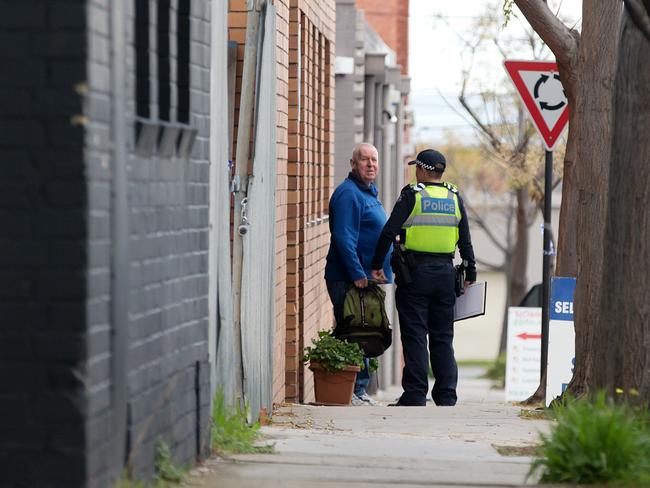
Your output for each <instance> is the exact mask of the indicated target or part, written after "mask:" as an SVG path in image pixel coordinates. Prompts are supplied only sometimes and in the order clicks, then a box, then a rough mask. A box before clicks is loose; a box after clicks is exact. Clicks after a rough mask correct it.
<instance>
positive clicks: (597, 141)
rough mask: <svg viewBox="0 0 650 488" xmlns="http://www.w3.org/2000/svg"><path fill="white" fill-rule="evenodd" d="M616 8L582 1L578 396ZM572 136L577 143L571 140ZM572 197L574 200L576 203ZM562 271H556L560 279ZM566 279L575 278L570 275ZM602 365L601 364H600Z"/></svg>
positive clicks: (606, 150) (592, 296) (592, 289)
mask: <svg viewBox="0 0 650 488" xmlns="http://www.w3.org/2000/svg"><path fill="white" fill-rule="evenodd" d="M620 11H621V4H620V3H618V2H602V1H595V0H591V1H585V2H584V4H583V16H582V35H581V39H580V58H579V66H578V72H579V78H578V86H577V90H576V95H577V96H576V103H575V104H574V106H573V107H571V110H573V111H575V116H574V123H575V124H576V127H577V131H576V133H575V134H571V137H572V138H574V137H575V138H576V139H577V147H576V149H577V161H578V162H579V164H577V165H575V175H574V176H575V182H574V190H573V198H572V199H571V201H570V202H569V205H571V206H572V207H573V208H574V209H575V212H576V216H577V220H576V227H577V236H578V237H579V238H578V239H577V248H576V250H577V256H578V262H577V281H576V291H575V296H574V303H575V305H574V324H575V330H576V343H575V352H576V363H575V372H574V376H573V379H572V381H571V383H570V385H569V391H570V392H571V393H572V394H574V395H576V396H580V395H582V394H583V393H585V392H586V391H588V389H589V385H590V384H591V376H592V373H593V365H594V363H593V361H592V359H593V358H592V354H591V352H592V349H593V342H594V336H595V333H596V331H595V324H596V320H597V314H598V303H600V296H601V285H602V279H601V277H602V270H603V242H604V236H605V218H604V217H605V215H606V199H607V190H608V181H609V159H610V142H611V116H612V97H611V93H612V86H613V80H614V70H615V66H616V44H617V42H616V40H617V37H618V32H619V25H618V23H617V22H613V21H612V19H617V18H619V16H620ZM576 136H577V137H576ZM575 197H577V199H576V198H575ZM565 271H566V270H564V269H558V274H560V275H563V273H565ZM568 276H576V275H571V274H569V275H568ZM601 364H606V363H601Z"/></svg>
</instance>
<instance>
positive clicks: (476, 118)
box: [458, 87, 501, 150]
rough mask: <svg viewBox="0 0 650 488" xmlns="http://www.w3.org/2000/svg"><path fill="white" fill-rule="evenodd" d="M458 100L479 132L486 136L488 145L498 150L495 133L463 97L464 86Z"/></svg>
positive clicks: (499, 145) (497, 139) (499, 142)
mask: <svg viewBox="0 0 650 488" xmlns="http://www.w3.org/2000/svg"><path fill="white" fill-rule="evenodd" d="M458 101H459V102H460V104H461V105H462V106H463V108H464V109H465V111H466V112H467V113H468V114H469V116H470V117H471V118H472V119H473V120H474V122H475V124H476V125H477V126H478V127H479V129H480V130H481V132H483V135H484V136H486V137H487V139H488V141H489V142H490V145H491V146H492V147H493V148H494V149H496V150H499V148H500V147H501V141H499V138H498V137H496V135H495V134H494V133H493V132H492V130H491V129H490V128H489V127H488V126H486V125H485V124H483V122H482V121H481V119H480V118H479V116H478V115H477V114H476V112H474V110H473V109H472V107H470V106H469V104H468V103H467V100H466V99H465V87H463V91H462V92H461V94H460V95H459V96H458Z"/></svg>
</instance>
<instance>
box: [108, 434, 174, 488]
mask: <svg viewBox="0 0 650 488" xmlns="http://www.w3.org/2000/svg"><path fill="white" fill-rule="evenodd" d="M154 469H155V471H156V475H155V476H154V478H153V480H151V481H149V482H147V481H142V480H134V479H131V478H129V475H128V474H127V473H126V472H125V473H124V474H122V477H121V478H120V479H119V480H118V481H117V483H116V484H115V486H114V487H113V488H171V487H174V486H177V485H178V484H179V483H180V482H181V481H183V477H184V476H185V472H186V471H187V469H185V468H179V467H178V466H176V465H175V464H174V460H173V458H172V452H171V449H169V446H168V445H167V443H166V442H165V441H163V440H160V439H159V440H157V441H156V454H155V458H154Z"/></svg>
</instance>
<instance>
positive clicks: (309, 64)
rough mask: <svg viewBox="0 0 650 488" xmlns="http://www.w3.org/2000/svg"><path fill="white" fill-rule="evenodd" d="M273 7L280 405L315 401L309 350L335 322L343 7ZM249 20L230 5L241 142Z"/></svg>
mask: <svg viewBox="0 0 650 488" xmlns="http://www.w3.org/2000/svg"><path fill="white" fill-rule="evenodd" d="M273 4H274V5H275V7H276V28H277V30H276V33H275V36H276V41H277V42H276V45H277V48H276V49H277V51H276V55H277V66H276V74H277V132H276V135H277V148H276V150H277V162H276V168H277V179H276V212H275V219H276V242H275V246H276V270H275V277H274V280H275V314H276V315H275V318H276V319H275V341H274V342H275V343H274V353H273V356H274V357H273V364H274V369H273V401H274V402H275V403H278V402H281V401H284V400H285V399H286V400H288V401H299V400H300V401H310V400H312V399H313V382H312V379H311V374H310V373H309V371H308V370H306V369H305V368H304V367H303V365H302V362H301V357H302V350H303V348H304V346H305V345H308V344H310V343H311V339H312V338H313V337H314V336H315V335H316V332H317V331H318V330H319V329H324V328H329V327H331V324H332V313H331V306H330V303H329V298H328V296H327V290H326V288H325V281H324V278H323V274H324V269H325V256H326V254H327V247H328V245H329V229H328V222H327V217H326V215H325V214H326V212H327V202H328V201H329V197H330V194H331V192H332V185H333V161H334V69H333V64H334V57H335V54H334V39H335V1H334V0H304V1H298V0H275V1H274V2H273ZM246 16H247V13H246V0H230V3H229V14H228V25H229V39H230V40H234V41H237V42H238V43H239V47H238V50H237V52H238V60H237V62H238V64H237V79H236V97H235V129H234V137H235V138H236V134H237V128H236V124H237V119H238V114H239V112H238V109H237V107H238V106H239V93H240V87H241V69H242V64H243V59H244V42H245V39H246ZM298 60H300V63H298ZM298 66H300V67H301V69H300V72H299V71H298ZM299 88H300V89H299ZM235 143H236V141H235Z"/></svg>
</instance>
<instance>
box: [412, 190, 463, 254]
mask: <svg viewBox="0 0 650 488" xmlns="http://www.w3.org/2000/svg"><path fill="white" fill-rule="evenodd" d="M419 186H424V185H419ZM417 188H418V187H414V191H416V194H415V205H414V206H413V210H411V214H410V215H409V217H408V219H406V222H404V224H403V225H402V229H405V230H406V242H405V243H404V246H405V247H406V249H407V250H409V251H418V252H428V253H440V254H443V253H444V254H452V253H454V252H455V251H456V243H457V242H458V223H459V222H460V217H461V215H460V205H459V204H458V195H457V194H456V192H454V191H452V188H454V187H453V186H451V185H450V186H438V185H432V186H426V187H424V188H422V189H421V190H420V191H417Z"/></svg>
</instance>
